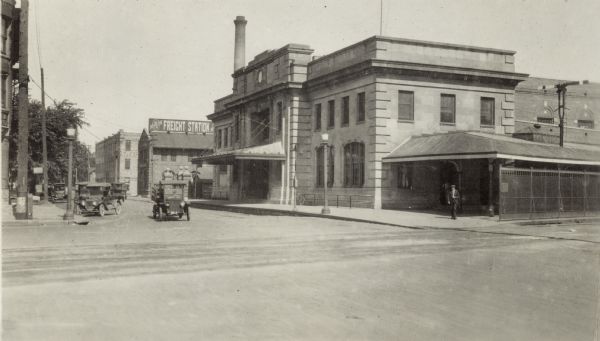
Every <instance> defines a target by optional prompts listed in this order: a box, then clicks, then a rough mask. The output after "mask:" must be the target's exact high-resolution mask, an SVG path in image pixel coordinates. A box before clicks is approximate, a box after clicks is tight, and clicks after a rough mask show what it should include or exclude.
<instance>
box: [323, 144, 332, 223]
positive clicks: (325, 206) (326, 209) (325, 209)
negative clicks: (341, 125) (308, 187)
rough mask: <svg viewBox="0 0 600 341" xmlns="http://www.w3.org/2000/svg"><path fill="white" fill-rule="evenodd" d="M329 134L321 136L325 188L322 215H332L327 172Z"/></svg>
mask: <svg viewBox="0 0 600 341" xmlns="http://www.w3.org/2000/svg"><path fill="white" fill-rule="evenodd" d="M328 142H329V134H327V133H325V134H322V135H321V145H322V146H323V188H324V190H325V192H324V193H325V197H324V199H325V200H324V203H323V209H322V210H321V214H330V213H331V211H330V210H329V205H328V202H327V170H328V168H329V167H328V165H329V164H328V158H327V156H328V155H327V154H329V146H328Z"/></svg>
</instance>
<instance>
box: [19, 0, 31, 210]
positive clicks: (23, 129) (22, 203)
mask: <svg viewBox="0 0 600 341" xmlns="http://www.w3.org/2000/svg"><path fill="white" fill-rule="evenodd" d="M28 17H29V0H21V17H20V24H19V31H20V32H19V98H18V99H19V103H18V105H19V109H18V110H19V135H18V136H19V140H18V149H17V164H18V168H17V206H16V208H15V218H16V219H27V216H28V213H31V212H28V205H27V193H28V184H29V181H28V171H29V98H28V94H27V91H28V86H29V74H28V69H27V58H28V55H27V44H28V39H27V33H28V29H27V27H28Z"/></svg>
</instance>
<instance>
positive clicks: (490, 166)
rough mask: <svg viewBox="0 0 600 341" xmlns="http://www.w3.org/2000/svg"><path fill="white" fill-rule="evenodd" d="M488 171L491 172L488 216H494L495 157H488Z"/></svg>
mask: <svg viewBox="0 0 600 341" xmlns="http://www.w3.org/2000/svg"><path fill="white" fill-rule="evenodd" d="M488 172H489V176H490V179H489V183H488V185H489V186H488V216H490V217H493V216H494V203H493V198H494V193H493V189H494V181H493V180H494V179H493V177H494V159H488Z"/></svg>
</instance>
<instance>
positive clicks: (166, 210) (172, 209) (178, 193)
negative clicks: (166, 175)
mask: <svg viewBox="0 0 600 341" xmlns="http://www.w3.org/2000/svg"><path fill="white" fill-rule="evenodd" d="M187 186H188V182H187V181H184V180H162V181H161V182H159V183H158V185H155V186H154V188H153V189H152V200H153V201H154V205H153V206H152V216H153V217H154V219H156V220H164V219H167V218H168V217H178V218H179V219H181V218H183V215H184V214H185V215H186V217H187V220H188V221H189V220H190V210H189V201H188V197H187V192H188V191H187Z"/></svg>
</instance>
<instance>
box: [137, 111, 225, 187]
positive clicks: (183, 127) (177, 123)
mask: <svg viewBox="0 0 600 341" xmlns="http://www.w3.org/2000/svg"><path fill="white" fill-rule="evenodd" d="M213 142H214V139H213V133H212V122H209V121H189V120H171V119H154V118H151V119H150V120H149V122H148V130H146V129H144V130H143V131H142V133H141V136H140V139H139V145H138V147H137V148H138V160H137V162H138V169H137V171H138V179H139V181H138V188H137V191H138V192H139V194H140V195H142V196H148V195H149V194H150V193H151V189H152V185H153V184H156V183H158V182H159V181H160V180H162V174H163V172H164V171H165V170H167V169H170V170H172V171H174V172H175V173H177V172H178V171H179V169H187V170H188V171H190V172H191V173H192V184H191V186H190V197H191V198H203V197H210V195H211V192H212V178H213V166H211V165H204V166H202V167H199V166H196V165H194V164H192V162H191V160H192V159H193V158H195V157H198V156H202V155H205V154H210V153H212V152H213Z"/></svg>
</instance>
